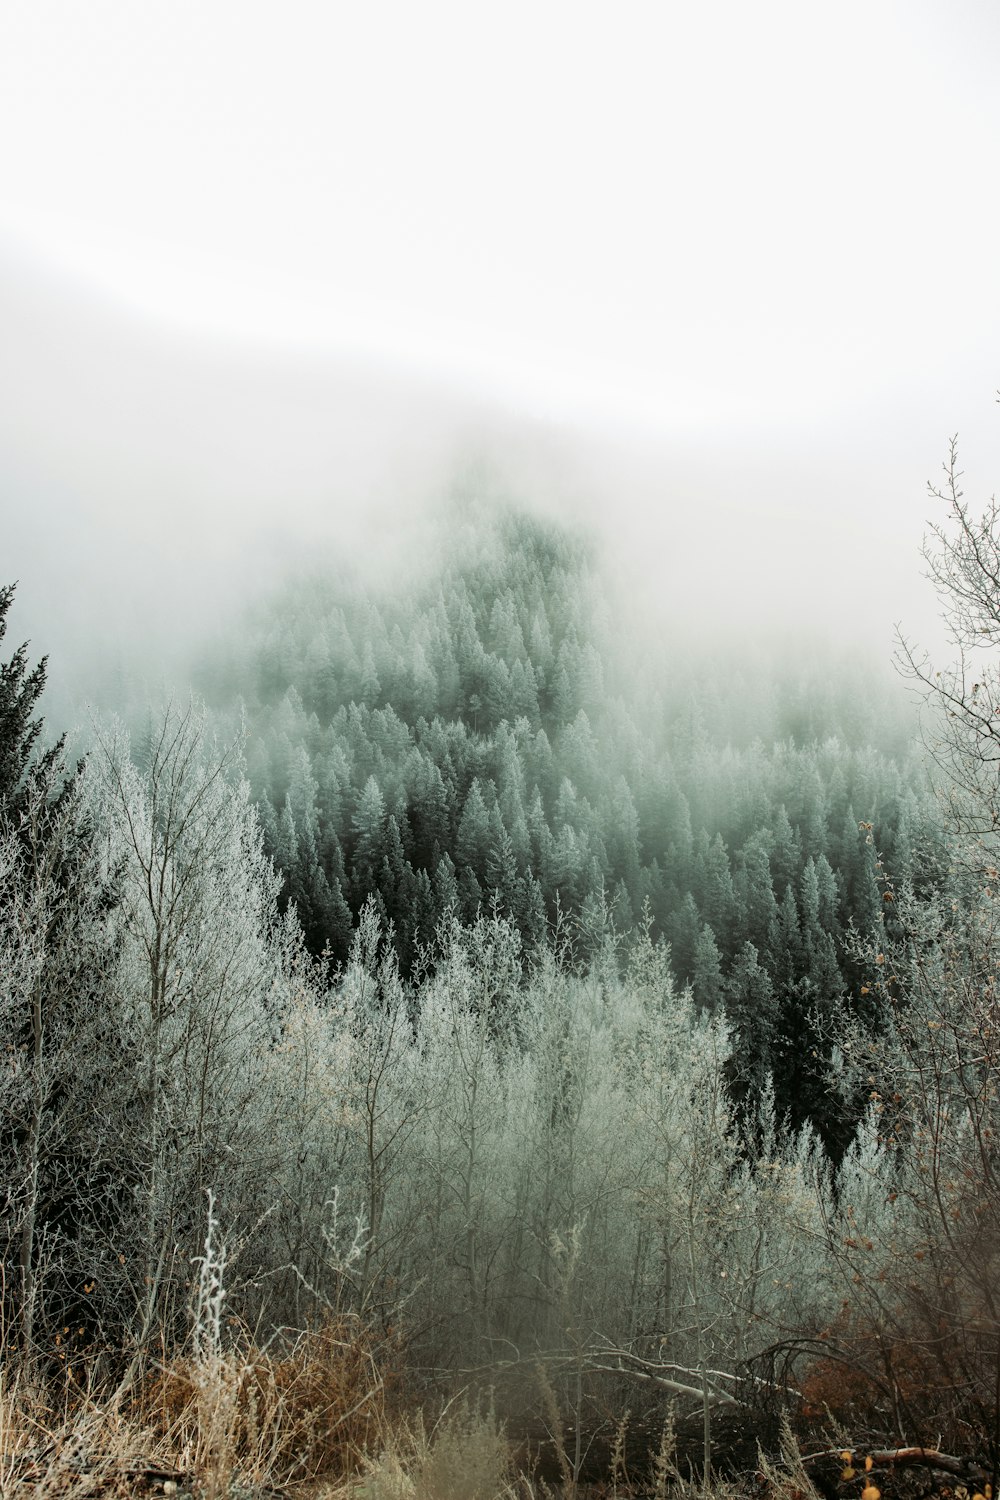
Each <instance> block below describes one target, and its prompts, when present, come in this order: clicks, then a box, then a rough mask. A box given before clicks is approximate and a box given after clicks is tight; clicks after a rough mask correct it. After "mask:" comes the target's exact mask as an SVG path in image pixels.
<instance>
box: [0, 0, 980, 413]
mask: <svg viewBox="0 0 1000 1500" xmlns="http://www.w3.org/2000/svg"><path fill="white" fill-rule="evenodd" d="M998 79H1000V6H998V5H997V4H996V3H995V0H948V3H947V4H945V3H943V0H938V3H930V0H899V3H888V0H840V3H838V4H837V5H829V4H822V5H821V4H819V3H813V0H755V3H749V0H684V3H676V0H658V3H635V0H632V3H629V0H615V3H614V4H612V3H608V0H600V3H591V4H589V5H588V4H586V3H585V0H583V3H581V0H504V3H503V4H500V3H497V0H494V3H492V4H483V3H476V0H420V3H415V0H345V3H336V0H327V3H320V0H281V3H280V4H277V3H273V0H263V3H260V0H258V3H255V0H86V3H81V0H7V3H6V4H5V5H4V6H3V8H2V14H0V240H2V239H3V238H6V239H7V240H8V242H10V243H12V244H16V245H18V246H20V247H21V248H25V247H27V248H28V250H29V251H31V252H33V253H39V254H42V255H44V256H46V257H48V258H49V259H51V260H53V261H54V262H55V263H56V264H58V265H62V266H65V267H66V268H69V269H71V270H74V271H76V272H78V273H80V274H82V275H83V276H84V277H86V278H88V279H90V280H91V281H93V282H95V283H98V284H100V285H101V286H103V287H104V288H106V289H109V290H111V291H113V292H114V294H115V295H116V296H118V297H121V298H124V299H127V300H128V301H130V302H131V303H133V304H134V305H137V306H139V307H140V308H142V309H144V310H147V311H151V312H153V313H155V314H157V315H159V316H161V317H163V318H165V319H168V320H169V321H170V322H171V323H172V324H173V325H175V326H184V325H186V326H189V327H191V328H193V329H195V330H200V331H202V332H206V331H207V332H215V333H223V334H226V335H232V334H237V335H239V336H241V337H243V338H249V339H250V340H252V341H260V340H262V339H267V340H271V341H278V342H282V341H285V342H288V341H291V342H300V343H302V342H304V343H309V344H313V345H317V344H318V345H319V346H321V347H327V348H330V349H332V350H336V351H339V352H358V351H360V352H363V353H366V354H369V355H374V356H377V357H382V358H387V359H389V360H392V361H393V362H396V363H398V364H402V365H404V366H408V367H410V368H412V369H415V370H418V371H422V372H423V371H428V372H429V371H437V372H444V373H446V374H448V375H449V376H456V375H457V376H458V377H459V378H461V379H463V380H465V381H468V382H470V383H472V384H474V385H476V386H477V387H479V388H481V389H485V390H494V391H497V392H498V393H500V394H502V395H504V396H506V397H513V398H514V399H516V401H517V402H519V403H520V404H521V405H523V406H524V407H525V408H526V409H528V410H531V411H534V412H536V413H543V414H549V415H558V416H561V417H562V416H586V417H596V418H597V419H598V420H607V421H609V422H615V421H624V422H627V423H629V424H633V425H637V426H640V427H647V428H651V429H656V430H659V431H662V432H665V433H672V432H689V433H690V432H692V431H694V430H696V429H698V428H701V429H702V430H704V429H705V428H714V427H718V426H719V424H724V425H727V426H728V427H729V428H733V427H734V426H735V425H737V424H746V425H748V426H752V425H753V424H754V423H758V422H760V421H765V422H768V421H775V420H778V419H780V420H781V421H782V422H784V423H787V424H790V425H791V424H794V423H795V422H796V421H797V420H801V421H804V422H808V421H810V420H811V419H812V416H813V415H814V414H815V413H816V411H817V410H822V411H824V412H826V413H827V414H829V413H831V412H835V411H837V410H839V409H840V408H841V407H842V406H844V405H845V404H854V403H857V402H861V401H864V400H871V399H877V398H879V397H880V396H882V395H885V394H887V393H894V392H901V391H902V392H905V391H907V390H909V389H911V388H917V387H920V386H921V384H925V383H926V381H927V379H934V378H937V377H938V376H940V375H941V373H942V364H944V365H945V366H946V367H947V370H948V372H949V376H948V378H949V379H950V378H951V377H952V375H953V373H954V371H955V370H956V369H958V370H962V371H967V372H969V375H970V378H971V379H973V380H975V381H982V380H986V381H987V382H988V383H989V384H988V389H990V390H992V387H993V385H994V384H995V383H996V381H997V373H996V372H997V369H998V368H1000V359H998V342H997V334H998V332H1000V274H998V269H997V268H998V263H1000V253H998V244H1000V238H998V234H997V230H998V227H1000V194H998V192H997V187H996V184H997V177H998V166H1000V152H998V147H1000V87H998V86H997V80H998ZM991 362H992V368H991ZM980 389H981V387H980ZM942 420H943V422H944V425H945V427H946V428H947V427H948V422H949V417H948V416H947V415H943V416H942Z"/></svg>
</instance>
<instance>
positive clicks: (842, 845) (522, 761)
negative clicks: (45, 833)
mask: <svg viewBox="0 0 1000 1500" xmlns="http://www.w3.org/2000/svg"><path fill="white" fill-rule="evenodd" d="M473 538H474V540H473V541H469V540H468V539H466V542H465V545H464V546H463V545H461V544H460V545H458V546H456V547H454V548H453V549H452V550H451V551H450V552H448V551H446V552H445V554H444V558H443V561H442V562H441V564H440V566H439V567H438V568H437V569H436V570H435V571H433V572H432V573H431V574H430V575H429V576H425V577H424V578H423V580H422V581H420V582H415V583H413V584H412V585H411V586H410V587H409V588H408V589H406V590H402V589H399V588H397V589H395V590H389V589H387V588H386V589H382V590H376V589H374V588H372V587H366V586H365V585H364V584H363V583H362V582H361V581H360V580H359V578H358V577H356V576H351V575H349V574H344V575H342V576H339V577H338V576H335V577H331V576H329V575H325V576H313V577H309V578H306V579H304V580H302V579H300V580H298V581H297V582H296V583H295V585H294V586H293V587H290V588H289V589H288V590H286V591H284V592H282V593H281V594H280V595H279V596H278V597H277V598H275V599H274V600H272V601H270V602H269V603H268V604H267V605H266V607H265V608H264V609H263V610H261V611H260V612H258V614H257V615H256V616H255V617H254V619H253V620H252V621H251V622H250V624H249V627H248V631H247V635H246V636H245V637H244V638H243V639H242V640H241V642H240V644H239V647H238V648H237V647H235V646H232V645H230V647H229V649H228V651H227V652H225V653H223V652H220V653H218V654H217V655H216V657H215V659H214V660H213V661H211V662H210V663H208V664H207V665H205V666H204V668H203V674H202V684H203V686H204V687H205V688H206V689H207V690H208V691H210V692H211V693H212V695H213V698H214V701H215V703H216V705H217V706H220V707H221V706H224V705H225V704H227V703H230V704H231V703H232V702H233V698H234V695H238V696H239V697H240V699H241V701H242V702H243V703H244V704H245V706H246V711H247V715H248V723H249V729H250V739H249V744H248V767H249V775H250V779H251V784H252V786H253V789H254V793H255V796H256V798H257V802H258V806H259V808H260V813H261V821H262V825H263V828H264V831H265V839H266V844H267V847H268V849H269V851H270V852H271V854H272V855H273V857H274V859H275V861H276V863H277V865H278V867H279V869H280V870H281V871H282V872H283V875H284V887H283V893H282V899H283V901H285V902H289V901H291V902H294V905H295V908H296V911H297V913H298V916H299V920H300V921H301V923H302V926H303V930H304V932H305V934H306V939H307V942H308V943H309V946H310V948H311V949H312V951H313V952H314V953H320V952H323V951H328V952H329V953H330V954H332V956H333V957H334V958H335V959H336V960H338V961H340V962H343V961H344V960H345V959H346V956H347V953H348V950H349V947H350V943H351V936H352V931H353V928H354V926H355V924H356V922H357V918H358V915H359V913H360V911H361V909H362V907H363V906H364V904H365V903H366V902H367V901H369V900H370V899H372V898H374V900H375V903H376V908H377V910H378V912H379V915H380V918H381V921H382V922H383V925H387V924H389V923H391V924H392V927H393V931H394V934H395V941H396V945H397V949H398V952H399V956H400V963H401V968H402V971H403V973H404V975H408V974H409V973H410V972H411V971H412V970H413V969H414V967H415V966H416V965H418V963H419V960H420V955H421V953H423V952H425V951H426V949H427V948H428V945H429V944H430V942H431V939H432V937H433V934H434V933H435V931H436V930H437V928H438V926H439V924H440V923H441V921H442V919H444V918H447V917H450V916H451V915H456V916H457V917H458V919H459V920H460V921H461V922H462V923H466V924H467V923H470V922H472V921H474V920H475V917H476V915H477V913H489V912H497V913H499V914H501V915H503V916H505V917H507V918H508V919H509V920H510V921H511V922H512V924H513V925H514V926H515V928H516V929H517V931H518V932H519V934H520V936H521V938H522V940H523V943H524V945H525V949H526V950H527V951H530V950H531V949H532V948H533V947H534V946H536V945H538V944H539V943H541V942H542V941H543V940H544V938H545V935H546V933H547V932H549V931H551V930H552V929H553V927H554V926H555V925H557V924H558V925H559V928H560V934H561V939H562V941H564V942H566V941H568V942H569V943H570V944H571V947H572V950H573V954H574V957H575V958H576V959H577V961H578V962H579V963H581V964H582V965H586V964H587V963H589V962H590V961H591V960H592V958H593V956H594V954H595V953H596V952H597V951H598V950H599V948H600V946H601V944H602V942H603V941H604V939H605V937H606V935H607V933H608V932H609V931H615V932H617V933H619V934H627V933H630V932H632V931H634V930H635V928H636V926H637V923H638V922H639V920H640V918H641V917H642V915H643V913H648V914H649V916H650V917H651V919H652V930H653V933H654V935H662V936H663V937H664V938H665V939H666V940H667V941H668V942H669V944H670V951H671V967H672V971H673V974H674V976H675V978H676V980H677V981H678V982H679V983H681V984H690V985H691V986H692V988H693V992H694V995H695V999H696V1001H697V1002H698V1004H699V1005H701V1006H702V1007H703V1008H704V1009H706V1010H707V1011H709V1012H710V1013H715V1012H724V1013H725V1015H726V1016H727V1017H728V1019H729V1021H730V1023H731V1025H732V1026H733V1028H734V1033H735V1036H736V1038H737V1044H736V1050H735V1055H734V1061H733V1069H734V1073H735V1074H736V1075H738V1077H739V1080H740V1082H739V1088H740V1089H741V1090H742V1092H744V1093H748V1092H753V1093H757V1092H759V1089H760V1087H761V1085H762V1081H763V1079H764V1078H765V1077H768V1076H772V1075H773V1076H775V1077H776V1078H777V1079H778V1080H779V1083H778V1090H779V1099H778V1103H779V1110H780V1111H781V1112H782V1113H785V1114H788V1115H789V1117H790V1118H791V1120H792V1122H793V1123H794V1124H795V1125H801V1124H802V1123H804V1121H805V1120H806V1119H807V1118H811V1119H812V1120H813V1121H814V1122H815V1123H816V1124H818V1125H819V1126H820V1128H821V1129H822V1130H823V1132H824V1136H825V1138H827V1139H828V1140H830V1141H833V1140H834V1139H839V1140H840V1144H841V1145H843V1144H845V1143H846V1138H847V1137H846V1135H845V1134H844V1125H843V1122H842V1121H839V1120H838V1119H837V1114H838V1111H839V1108H840V1106H839V1104H838V1105H836V1106H834V1105H832V1104H831V1101H830V1097H829V1094H828V1091H827V1090H826V1089H825V1085H824V1082H823V1079H824V1076H825V1072H826V1069H827V1067H828V1065H829V1062H830V1058H831V1055H832V1052H833V1048H834V1043H835V1038H836V1032H837V1028H838V1025H839V1020H840V1017H841V1014H842V1013H843V1012H844V1011H845V1009H846V1011H847V1012H848V1013H854V1012H861V1013H862V1016H863V1013H864V1011H865V1006H864V1005H863V1004H861V1003H860V1002H861V996H860V990H861V983H860V977H859V971H858V968H857V965H856V963H855V962H854V961H853V960H852V958H851V956H850V954H851V946H852V942H853V941H854V938H853V937H852V934H855V935H857V934H860V935H862V936H866V935H870V934H871V933H872V932H873V931H874V930H875V929H876V928H877V926H878V924H879V922H880V920H881V908H882V894H883V893H882V892H881V891H880V889H879V886H878V879H877V870H876V855H875V850H874V846H873V843H872V841H871V840H870V839H866V836H865V831H864V829H862V828H861V826H860V825H861V824H862V823H865V822H876V821H877V824H878V829H879V838H880V845H881V849H882V852H883V855H884V856H885V858H886V859H887V860H888V861H889V862H890V863H891V865H892V868H893V869H894V871H895V872H896V875H897V878H898V879H900V880H902V881H907V880H911V879H912V880H916V881H917V882H918V884H920V883H922V884H923V885H925V886H927V887H931V886H933V885H934V884H935V883H936V882H937V881H938V880H939V877H940V874H941V870H942V866H943V859H944V856H943V853H942V848H941V840H940V826H939V817H938V814H937V810H936V808H935V807H934V806H933V804H932V802H931V801H930V799H929V798H928V796H927V794H926V792H925V791H924V790H923V786H924V778H923V775H922V773H921V772H920V771H919V769H918V767H917V764H916V762H915V761H914V760H913V759H912V758H910V759H909V760H906V759H903V758H900V757H896V756H892V755H890V754H887V753H886V752H885V751H884V750H880V749H877V748H874V746H875V744H883V743H885V742H888V743H889V744H890V745H894V744H898V743H899V742H900V739H901V736H900V734H899V714H898V709H897V708H896V706H895V704H894V703H893V704H891V705H887V704H886V703H885V702H884V701H880V700H879V694H878V686H877V685H874V686H873V685H872V684H871V683H867V682H865V681H864V680H861V681H860V682H858V681H850V680H847V679H846V677H841V676H838V674H837V672H835V671H834V672H828V673H826V674H825V675H822V673H821V672H819V673H818V672H817V671H816V670H815V669H813V671H812V672H811V673H810V672H809V671H808V669H805V668H804V669H803V672H802V674H801V675H800V677H799V678H798V679H796V677H795V667H794V664H793V665H792V666H791V667H789V666H788V664H778V665H777V666H776V665H775V664H774V663H771V664H770V666H769V667H768V668H767V669H766V670H765V669H764V668H758V669H756V670H755V669H754V668H753V667H752V665H749V664H745V665H744V666H743V668H742V669H738V668H737V667H733V668H732V670H729V668H727V672H726V676H725V679H724V681H725V689H724V690H722V688H721V684H722V682H723V679H722V677H721V676H720V672H719V668H718V664H716V666H715V667H714V668H713V669H712V670H711V671H710V672H709V674H708V677H707V681H706V679H705V678H704V677H702V678H701V679H700V680H699V679H695V678H694V676H693V671H694V668H693V665H692V664H690V663H689V664H688V665H687V666H686V667H681V666H678V667H675V668H674V669H673V670H672V669H671V666H670V663H669V660H665V657H666V656H667V653H665V652H662V651H658V650H651V649H650V648H649V646H648V643H647V645H646V646H642V645H640V644H638V643H634V642H633V641H631V640H628V639H626V640H622V639H621V627H620V622H618V621H617V619H616V615H615V612H614V611H613V610H612V609H611V607H610V605H609V602H608V599H607V598H606V596H605V593H604V591H603V588H602V584H601V579H600V573H599V569H598V566H597V563H596V561H595V559H594V557H593V556H592V554H591V552H590V550H589V549H588V547H587V545H586V544H585V543H584V542H583V541H581V540H580V539H579V538H577V537H575V536H573V535H572V534H569V533H567V532H566V531H564V530H561V529H558V528H555V527H553V526H550V525H546V524H544V523H542V522H540V521H538V520H536V519H532V518H529V517H526V516H524V515H519V514H515V513H509V514H505V515H503V516H501V517H500V518H499V519H494V520H493V521H492V522H491V523H490V524H489V525H488V526H487V525H481V526H478V527H477V528H476V529H475V532H474V533H473ZM741 674H742V680H741ZM863 733H867V734H869V735H870V736H871V738H870V740H868V741H866V740H864V739H860V740H859V739H858V738H857V736H858V735H859V734H863ZM902 743H903V745H904V746H905V740H903V741H902ZM849 1128H850V1127H849V1125H848V1127H847V1129H848V1131H849Z"/></svg>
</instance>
